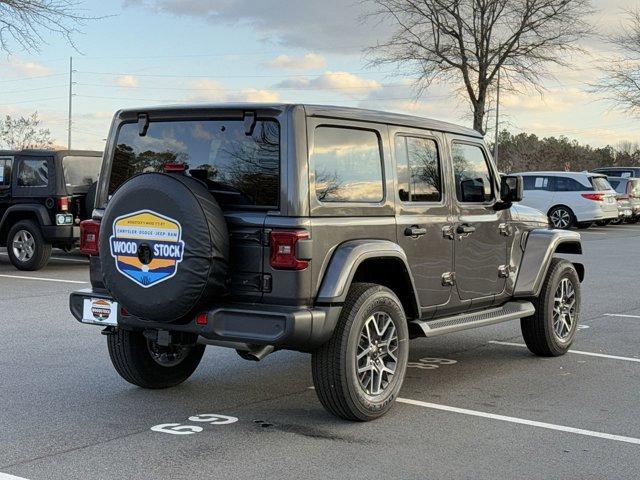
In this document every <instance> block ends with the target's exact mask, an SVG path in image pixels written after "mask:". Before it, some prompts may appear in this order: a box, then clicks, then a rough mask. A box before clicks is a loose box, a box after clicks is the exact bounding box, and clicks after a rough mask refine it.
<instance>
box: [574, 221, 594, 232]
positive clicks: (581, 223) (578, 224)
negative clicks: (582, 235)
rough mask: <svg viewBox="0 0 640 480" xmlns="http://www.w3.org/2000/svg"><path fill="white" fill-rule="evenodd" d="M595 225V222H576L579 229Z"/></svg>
mask: <svg viewBox="0 0 640 480" xmlns="http://www.w3.org/2000/svg"><path fill="white" fill-rule="evenodd" d="M592 225H593V222H578V223H576V228H577V229H578V230H586V229H587V228H589V227H591V226H592Z"/></svg>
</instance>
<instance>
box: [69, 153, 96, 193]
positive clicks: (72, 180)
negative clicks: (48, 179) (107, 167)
mask: <svg viewBox="0 0 640 480" xmlns="http://www.w3.org/2000/svg"><path fill="white" fill-rule="evenodd" d="M101 165H102V157H82V156H75V155H74V156H69V155H68V156H66V157H63V158H62V170H63V171H64V181H65V183H66V185H67V188H70V189H72V190H85V191H86V190H88V189H89V186H91V184H92V183H93V182H95V181H96V180H98V175H99V174H100V166H101Z"/></svg>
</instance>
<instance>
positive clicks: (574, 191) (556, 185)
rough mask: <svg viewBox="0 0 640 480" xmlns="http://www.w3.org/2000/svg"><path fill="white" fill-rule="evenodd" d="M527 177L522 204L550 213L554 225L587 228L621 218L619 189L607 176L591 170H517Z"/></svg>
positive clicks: (525, 178)
mask: <svg viewBox="0 0 640 480" xmlns="http://www.w3.org/2000/svg"><path fill="white" fill-rule="evenodd" d="M514 175H521V176H522V178H523V179H524V198H523V200H522V202H521V203H522V204H523V205H526V206H528V207H533V208H537V209H538V210H540V211H542V212H544V213H546V214H547V216H548V217H549V221H550V222H551V225H553V227H554V228H563V229H566V228H571V227H572V226H575V227H577V228H588V227H590V226H591V224H592V223H593V222H594V221H596V220H608V219H616V218H618V204H617V202H616V192H615V190H614V189H613V188H612V187H611V185H609V182H608V181H607V177H605V176H604V175H601V174H597V173H588V172H525V173H515V174H514Z"/></svg>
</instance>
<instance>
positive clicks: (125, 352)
mask: <svg viewBox="0 0 640 480" xmlns="http://www.w3.org/2000/svg"><path fill="white" fill-rule="evenodd" d="M107 345H108V347H109V356H110V357H111V363H113V366H114V367H115V369H116V371H117V372H118V374H119V375H120V376H121V377H122V378H124V379H125V380H126V381H127V382H129V383H132V384H133V385H137V386H138V387H142V388H150V389H159V388H169V387H175V386H176V385H178V384H180V383H182V382H184V381H185V380H186V379H187V378H189V377H190V376H191V374H192V373H193V372H194V371H195V370H196V368H198V365H199V364H200V360H201V359H202V354H203V353H204V349H205V346H204V345H194V346H192V347H185V349H188V350H186V351H185V353H184V356H183V358H182V359H181V360H180V361H179V362H178V363H177V364H172V365H170V366H167V365H161V364H160V363H159V362H158V361H156V360H155V359H154V358H153V356H152V354H151V347H150V346H149V345H153V347H154V348H161V347H157V346H156V345H155V344H150V343H149V341H148V340H147V339H146V338H145V336H144V335H143V334H142V332H136V331H129V330H122V329H118V330H116V331H115V332H113V333H112V334H110V335H107Z"/></svg>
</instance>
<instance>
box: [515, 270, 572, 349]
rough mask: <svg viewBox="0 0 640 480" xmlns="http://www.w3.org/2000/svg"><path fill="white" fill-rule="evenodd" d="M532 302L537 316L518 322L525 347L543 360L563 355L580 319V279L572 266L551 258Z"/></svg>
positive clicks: (569, 344) (568, 346)
mask: <svg viewBox="0 0 640 480" xmlns="http://www.w3.org/2000/svg"><path fill="white" fill-rule="evenodd" d="M532 302H533V304H534V305H535V307H536V313H534V314H533V315H532V316H530V317H526V318H523V319H521V320H520V327H521V329H522V336H523V337H524V341H525V343H526V344H527V347H528V348H529V350H530V351H531V352H532V353H535V354H536V355H539V356H542V357H557V356H560V355H564V354H565V353H567V351H568V350H569V348H570V347H571V344H572V343H573V339H574V338H575V335H576V331H577V330H578V320H579V318H580V278H579V277H578V272H577V271H576V268H575V267H574V266H573V264H572V263H571V262H568V261H567V260H562V259H560V258H554V259H552V260H551V265H549V270H548V272H547V276H546V278H545V281H544V284H543V285H542V291H541V292H540V295H539V296H538V297H537V298H534V299H533V300H532Z"/></svg>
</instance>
